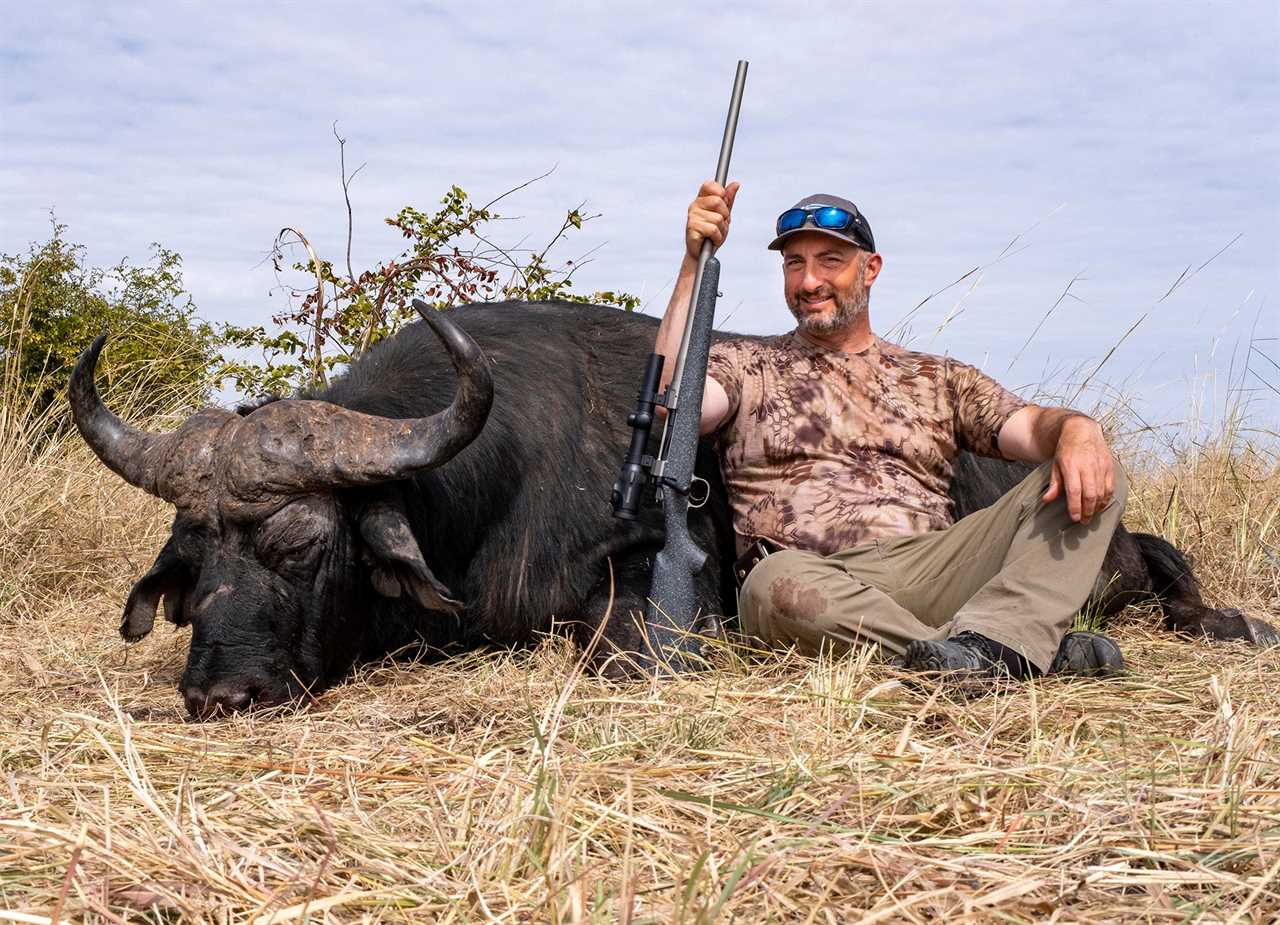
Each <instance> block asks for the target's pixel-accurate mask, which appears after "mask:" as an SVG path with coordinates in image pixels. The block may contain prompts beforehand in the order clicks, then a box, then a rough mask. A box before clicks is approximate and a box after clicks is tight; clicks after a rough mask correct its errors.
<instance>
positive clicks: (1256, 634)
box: [1187, 607, 1280, 649]
mask: <svg viewBox="0 0 1280 925" xmlns="http://www.w3.org/2000/svg"><path fill="white" fill-rule="evenodd" d="M1187 630H1189V631H1191V632H1196V631H1197V630H1198V631H1199V632H1201V633H1204V635H1206V636H1208V637H1209V638H1210V639H1228V640H1230V639H1238V640H1240V641H1242V642H1247V643H1249V644H1251V645H1255V646H1258V647H1259V648H1264V649H1265V648H1268V647H1269V646H1275V645H1280V632H1278V631H1277V630H1276V628H1275V627H1274V626H1272V625H1271V624H1270V623H1267V622H1266V621H1265V620H1259V619H1257V618H1256V617H1251V616H1249V615H1247V614H1244V613H1241V612H1240V611H1239V610H1237V609H1236V608H1234V607H1224V608H1222V609H1220V610H1208V611H1206V612H1205V613H1204V614H1202V615H1201V616H1200V618H1199V619H1198V620H1197V621H1196V622H1195V623H1192V624H1191V625H1189V626H1188V627H1187Z"/></svg>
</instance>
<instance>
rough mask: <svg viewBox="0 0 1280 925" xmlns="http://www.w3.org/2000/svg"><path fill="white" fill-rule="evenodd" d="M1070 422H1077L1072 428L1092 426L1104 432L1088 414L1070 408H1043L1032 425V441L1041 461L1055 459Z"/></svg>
mask: <svg viewBox="0 0 1280 925" xmlns="http://www.w3.org/2000/svg"><path fill="white" fill-rule="evenodd" d="M1069 421H1075V422H1076V424H1073V425H1072V426H1089V425H1092V426H1093V427H1096V428H1098V430H1099V432H1101V430H1102V428H1101V426H1100V425H1099V424H1098V422H1097V421H1095V420H1094V419H1093V418H1091V417H1089V416H1088V415H1087V414H1081V413H1080V412H1079V411H1072V410H1071V409H1070V408H1044V407H1041V408H1040V409H1039V413H1038V414H1037V415H1036V418H1035V420H1034V421H1033V422H1032V424H1031V439H1032V441H1033V442H1034V444H1035V447H1036V450H1037V453H1038V455H1039V457H1040V459H1041V460H1049V459H1053V455H1054V453H1055V452H1056V451H1057V449H1058V441H1059V440H1061V439H1062V429H1063V427H1065V426H1066V425H1067V422H1069Z"/></svg>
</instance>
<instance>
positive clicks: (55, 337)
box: [0, 222, 220, 414]
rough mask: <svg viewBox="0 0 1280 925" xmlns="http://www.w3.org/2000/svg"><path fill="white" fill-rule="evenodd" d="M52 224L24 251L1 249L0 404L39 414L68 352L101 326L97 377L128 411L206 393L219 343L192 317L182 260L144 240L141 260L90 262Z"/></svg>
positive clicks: (65, 369)
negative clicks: (147, 247) (148, 248)
mask: <svg viewBox="0 0 1280 925" xmlns="http://www.w3.org/2000/svg"><path fill="white" fill-rule="evenodd" d="M65 232H66V227H65V226H63V225H61V224H58V223H57V222H54V225H53V231H52V234H51V236H50V238H49V239H48V240H47V241H44V242H43V243H33V244H32V245H31V246H30V248H29V250H28V251H27V253H26V254H4V255H0V365H2V366H3V370H4V378H3V380H2V381H0V388H3V390H4V395H3V396H2V397H3V404H4V406H5V407H7V408H17V407H26V408H28V409H29V410H30V411H31V412H34V413H36V414H39V413H41V412H43V411H45V410H46V409H47V408H48V407H49V405H51V404H52V403H53V402H55V401H57V400H58V399H59V398H61V397H63V396H65V395H66V389H67V381H68V379H69V378H70V376H71V370H72V368H73V367H74V366H75V361H76V358H77V357H78V356H79V355H80V353H81V351H83V350H84V349H85V348H86V347H88V346H89V344H90V343H91V342H92V341H93V339H94V338H95V337H97V336H98V335H99V334H101V333H103V332H104V331H107V332H109V333H110V334H111V342H110V346H109V347H108V349H107V350H106V351H105V352H104V353H103V361H102V363H101V366H100V370H101V372H100V374H99V382H100V384H103V385H105V389H104V390H105V391H108V392H109V391H112V390H118V389H127V390H128V391H129V392H130V398H131V401H130V410H131V412H133V413H137V414H147V413H152V412H157V411H160V410H161V409H162V408H166V407H171V406H172V403H173V400H174V396H175V394H176V395H180V396H184V397H186V396H189V398H190V400H191V401H192V402H193V403H198V402H202V401H203V400H205V399H207V398H208V396H209V393H210V391H211V388H212V384H213V379H212V376H211V372H212V370H213V368H214V364H215V363H216V362H218V360H219V357H218V349H219V345H220V341H219V338H218V337H217V335H216V333H215V331H214V330H213V328H212V327H211V326H210V325H208V324H206V323H204V322H203V321H201V320H199V318H197V317H196V313H195V312H196V309H195V305H194V304H193V302H192V300H191V296H190V294H189V293H188V292H187V291H186V288H185V287H184V285H183V282H182V260H181V258H180V257H179V256H178V255H177V254H175V253H174V252H173V251H171V250H168V249H166V248H164V247H161V246H160V245H158V244H155V245H152V253H151V259H150V260H149V261H148V262H147V263H145V264H142V265H133V264H131V263H129V262H128V260H122V261H121V262H120V263H118V264H117V265H115V266H114V267H111V268H109V269H102V268H99V267H92V266H89V264H88V262H87V261H86V259H85V249H84V247H83V246H81V245H78V244H73V243H71V242H69V241H67V239H66V237H65Z"/></svg>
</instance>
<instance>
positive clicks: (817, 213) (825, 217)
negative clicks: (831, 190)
mask: <svg viewBox="0 0 1280 925" xmlns="http://www.w3.org/2000/svg"><path fill="white" fill-rule="evenodd" d="M813 223H814V224H815V225H817V226H818V227H819V228H831V229H833V230H835V231H843V230H844V229H846V228H848V227H849V226H850V225H852V224H853V216H852V215H850V214H849V213H848V212H846V211H845V210H844V209H837V208H836V207H835V206H823V207H822V208H821V209H814V210H813Z"/></svg>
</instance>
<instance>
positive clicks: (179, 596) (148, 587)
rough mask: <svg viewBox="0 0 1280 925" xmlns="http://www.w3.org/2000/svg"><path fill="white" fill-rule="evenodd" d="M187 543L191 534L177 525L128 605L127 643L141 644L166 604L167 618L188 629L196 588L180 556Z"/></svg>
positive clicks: (123, 622)
mask: <svg viewBox="0 0 1280 925" xmlns="http://www.w3.org/2000/svg"><path fill="white" fill-rule="evenodd" d="M186 540H187V530H186V528H184V527H183V526H182V525H181V523H180V521H179V522H175V523H174V529H173V533H171V534H170V536H169V541H168V542H167V543H165V544H164V548H163V549H161V550H160V555H159V556H157V557H156V561H155V564H154V565H152V566H151V568H150V569H149V570H148V571H147V574H145V575H143V576H142V577H141V578H139V579H138V583H137V584H135V585H134V586H133V590H132V591H130V592H129V597H128V599H127V600H126V601H125V602H124V618H123V619H122V620H121V621H120V635H121V636H123V637H124V638H125V641H126V642H137V641H138V640H139V639H141V638H142V637H144V636H146V635H147V634H148V633H150V632H151V628H152V627H153V626H154V625H155V622H156V608H157V607H159V606H160V601H161V599H163V600H164V618H165V619H166V620H168V621H169V622H170V623H174V624H176V625H178V626H185V625H186V624H187V623H188V622H189V621H188V619H187V615H186V599H187V590H188V589H189V588H190V587H191V585H192V584H194V580H195V577H194V575H193V574H192V569H191V567H190V566H189V565H188V564H187V563H186V561H184V560H183V558H182V557H181V556H180V555H179V554H178V549H179V547H180V546H182V545H183V544H184V543H185V542H186Z"/></svg>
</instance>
